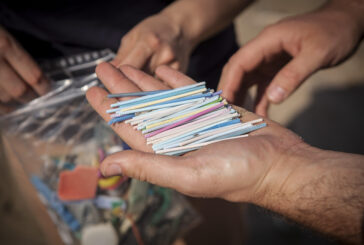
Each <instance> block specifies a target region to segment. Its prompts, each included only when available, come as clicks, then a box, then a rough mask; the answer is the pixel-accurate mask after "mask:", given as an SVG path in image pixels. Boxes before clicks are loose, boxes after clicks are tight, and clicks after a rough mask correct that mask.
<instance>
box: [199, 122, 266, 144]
mask: <svg viewBox="0 0 364 245" xmlns="http://www.w3.org/2000/svg"><path fill="white" fill-rule="evenodd" d="M265 126H267V124H266V123H262V124H258V125H253V126H250V127H246V128H242V129H241V128H237V129H231V130H228V131H226V132H222V133H219V134H215V135H211V136H209V137H206V138H203V139H200V140H197V141H195V142H193V144H199V143H203V142H208V141H211V140H213V139H216V138H218V137H221V136H224V137H223V138H227V135H229V136H230V134H231V136H238V135H243V134H246V133H249V132H252V131H254V130H257V129H260V128H264V127H265ZM233 133H236V134H233Z"/></svg>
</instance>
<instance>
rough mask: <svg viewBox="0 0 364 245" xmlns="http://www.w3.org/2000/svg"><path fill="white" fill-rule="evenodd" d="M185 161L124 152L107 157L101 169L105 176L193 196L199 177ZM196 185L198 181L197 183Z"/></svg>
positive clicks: (179, 158)
mask: <svg viewBox="0 0 364 245" xmlns="http://www.w3.org/2000/svg"><path fill="white" fill-rule="evenodd" d="M189 162H191V161H187V159H186V158H184V157H171V156H164V155H156V154H152V153H143V152H139V151H133V150H129V151H122V152H118V153H115V154H113V155H110V156H108V157H107V158H106V159H105V160H104V161H103V162H102V165H101V171H102V173H103V175H104V176H113V175H120V174H124V175H127V176H129V177H132V178H136V179H139V180H142V181H147V182H150V183H152V184H156V185H159V186H163V187H168V188H173V189H176V190H177V191H180V192H183V193H185V194H191V190H190V189H192V188H191V187H192V185H193V184H194V180H196V179H197V178H195V176H196V174H195V172H194V171H193V168H192V167H191V164H190V163H189ZM195 182H196V181H195Z"/></svg>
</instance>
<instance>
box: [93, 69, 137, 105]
mask: <svg viewBox="0 0 364 245" xmlns="http://www.w3.org/2000/svg"><path fill="white" fill-rule="evenodd" d="M96 74H97V77H98V78H99V79H100V80H101V81H102V83H103V84H104V85H105V87H106V88H107V89H108V90H109V91H110V93H130V92H138V91H140V88H139V87H138V86H137V85H135V84H134V83H133V82H131V81H130V80H129V79H128V78H127V77H126V76H124V75H123V74H122V73H121V72H120V70H119V69H117V68H115V67H114V66H113V65H111V64H109V63H106V62H104V63H101V64H99V65H98V66H97V67H96ZM126 99H130V98H126Z"/></svg>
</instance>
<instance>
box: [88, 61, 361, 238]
mask: <svg viewBox="0 0 364 245" xmlns="http://www.w3.org/2000/svg"><path fill="white" fill-rule="evenodd" d="M97 74H98V77H99V78H100V79H101V80H102V82H103V84H104V85H105V87H106V88H107V89H109V90H110V92H111V93H120V92H135V91H139V90H157V89H168V88H171V87H172V88H175V87H179V86H184V85H188V84H193V83H194V81H193V80H192V79H190V78H189V77H187V76H185V75H183V74H181V73H179V72H177V71H175V70H173V69H171V68H169V67H167V66H163V67H160V68H158V69H157V70H156V75H157V76H158V77H159V78H160V79H161V80H162V82H161V81H159V80H157V79H155V78H153V77H151V76H149V75H147V74H145V73H143V72H141V71H139V70H137V69H135V68H133V67H130V66H122V67H121V71H119V70H118V69H116V68H114V67H113V66H112V65H110V64H106V63H103V64H101V65H99V67H98V68H97ZM106 95H107V92H106V91H105V90H104V89H101V88H97V87H94V88H91V89H90V90H89V91H88V92H87V99H88V101H89V102H90V104H91V105H92V106H93V108H94V109H95V110H96V111H97V112H98V113H99V114H100V115H101V116H102V117H103V118H104V119H105V120H106V121H108V120H110V115H109V114H108V113H106V110H107V109H108V108H110V104H112V103H115V102H116V99H108V98H106ZM237 110H239V111H240V114H241V115H242V118H243V119H244V121H250V120H254V119H256V118H257V117H258V116H257V115H255V114H253V113H250V112H247V111H245V110H244V109H241V108H237ZM265 121H266V122H267V124H268V127H266V128H263V129H261V130H258V131H256V132H253V133H251V134H250V135H249V137H247V138H243V139H238V140H229V141H224V142H221V143H216V144H212V145H208V146H206V147H203V148H201V149H200V150H197V151H195V152H192V153H189V154H186V155H184V156H181V157H170V156H163V155H156V154H154V153H152V150H151V147H150V145H147V144H146V142H145V138H144V137H143V135H142V134H141V133H140V132H138V131H135V130H134V129H133V127H132V126H131V125H128V124H125V123H118V124H115V125H113V126H112V128H113V130H114V131H115V132H116V133H117V134H119V135H120V136H121V137H122V138H123V140H125V142H126V143H127V144H128V145H130V146H131V147H132V148H133V149H134V150H130V151H122V152H119V153H116V154H113V155H111V156H109V157H108V158H106V159H105V160H104V162H103V163H102V166H101V170H102V172H103V174H104V175H105V176H111V175H120V174H125V175H127V176H130V177H132V178H137V179H140V180H143V181H148V182H151V183H153V184H157V185H160V186H164V187H169V188H174V189H176V190H177V191H180V192H182V193H184V194H187V195H190V196H195V197H219V198H223V199H226V200H229V201H233V202H250V203H254V204H257V205H260V206H263V207H266V208H268V209H271V210H274V211H276V212H278V213H280V214H282V215H284V216H286V217H288V218H290V219H292V220H294V221H296V222H298V223H301V224H304V225H306V226H308V227H311V228H313V229H315V230H318V231H320V232H323V233H325V234H328V235H331V236H333V237H337V238H339V239H341V240H343V241H346V242H353V243H360V241H361V236H362V235H363V234H362V233H361V226H362V225H363V224H362V223H361V222H362V220H363V211H364V156H361V155H354V154H347V153H339V152H331V151H324V150H320V149H318V148H314V147H311V146H309V145H307V144H306V143H304V142H303V141H302V140H301V139H300V138H299V137H298V136H297V135H295V134H294V133H293V132H291V131H290V130H288V129H285V128H283V127H282V126H280V125H279V124H277V123H274V122H272V121H270V120H268V119H265Z"/></svg>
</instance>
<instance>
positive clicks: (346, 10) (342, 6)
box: [323, 0, 364, 38]
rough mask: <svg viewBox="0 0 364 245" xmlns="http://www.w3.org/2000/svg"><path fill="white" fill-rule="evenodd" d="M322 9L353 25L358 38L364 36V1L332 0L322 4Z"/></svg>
mask: <svg viewBox="0 0 364 245" xmlns="http://www.w3.org/2000/svg"><path fill="white" fill-rule="evenodd" d="M323 11H327V12H328V13H329V14H334V15H338V16H341V17H342V18H344V20H346V21H345V24H346V25H347V26H348V25H350V26H353V28H355V30H356V32H357V33H358V36H359V38H362V37H363V36H364V15H363V13H364V1H362V0H349V1H343V0H333V1H330V2H329V3H328V4H327V5H325V6H324V8H323Z"/></svg>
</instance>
